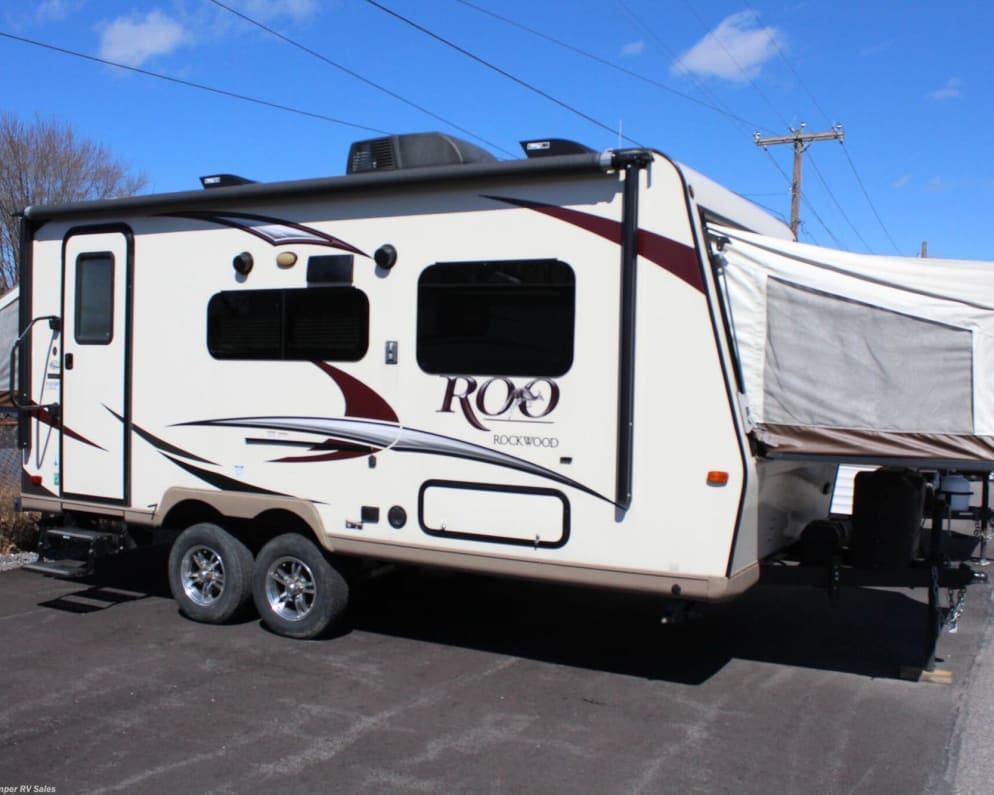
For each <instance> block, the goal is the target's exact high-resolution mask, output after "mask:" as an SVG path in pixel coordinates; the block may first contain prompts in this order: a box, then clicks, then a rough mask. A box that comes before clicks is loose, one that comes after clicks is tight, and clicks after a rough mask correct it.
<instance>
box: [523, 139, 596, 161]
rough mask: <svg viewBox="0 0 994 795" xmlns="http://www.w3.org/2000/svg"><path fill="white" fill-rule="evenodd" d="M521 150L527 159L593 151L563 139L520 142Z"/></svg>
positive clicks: (582, 153)
mask: <svg viewBox="0 0 994 795" xmlns="http://www.w3.org/2000/svg"><path fill="white" fill-rule="evenodd" d="M521 148H522V149H524V150H525V154H526V155H527V156H528V158H529V159H531V158H533V157H555V156H556V155H584V154H588V153H590V152H593V151H594V150H593V149H591V148H590V147H589V146H584V145H583V144H578V143H577V142H576V141H567V140H566V139H565V138H541V139H539V140H536V141H522V142H521Z"/></svg>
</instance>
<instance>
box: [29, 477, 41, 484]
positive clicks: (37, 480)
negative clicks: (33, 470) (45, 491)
mask: <svg viewBox="0 0 994 795" xmlns="http://www.w3.org/2000/svg"><path fill="white" fill-rule="evenodd" d="M31 485H32V486H40V485H41V475H32V476H31Z"/></svg>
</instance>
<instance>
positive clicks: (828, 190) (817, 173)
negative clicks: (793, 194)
mask: <svg viewBox="0 0 994 795" xmlns="http://www.w3.org/2000/svg"><path fill="white" fill-rule="evenodd" d="M808 163H810V164H811V168H813V169H814V170H815V176H816V177H818V181H819V182H821V185H822V187H823V188H824V189H825V192H826V193H828V196H829V198H830V199H831V200H832V203H833V204H835V207H836V208H837V209H838V211H839V213H841V215H842V217H843V218H844V219H845V221H846V223H847V224H849V228H850V229H852V231H853V232H854V233H855V235H856V237H858V238H859V242H860V243H862V244H863V247H864V248H865V249H866V250H867V251H869V252H870V253H871V254H875V253H876V252H875V251H874V250H873V247H872V246H870V244H869V243H867V242H866V240H864V239H863V236H862V235H861V234H860V233H859V230H858V229H857V228H856V227H855V226H853V222H852V221H850V220H849V216H848V215H846V211H845V210H844V209H842V205H841V204H839V200H838V199H836V198H835V194H834V193H832V189H831V188H830V187H828V183H827V182H826V181H825V177H823V176H822V173H821V169H819V168H818V164H817V163H815V159H814V157H813V156H812V155H811V153H810V152H809V153H808Z"/></svg>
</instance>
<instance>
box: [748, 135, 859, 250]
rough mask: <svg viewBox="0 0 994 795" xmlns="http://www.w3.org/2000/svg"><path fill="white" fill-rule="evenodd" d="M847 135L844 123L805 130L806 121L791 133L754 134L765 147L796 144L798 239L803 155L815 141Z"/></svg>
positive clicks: (793, 224) (793, 227)
mask: <svg viewBox="0 0 994 795" xmlns="http://www.w3.org/2000/svg"><path fill="white" fill-rule="evenodd" d="M845 137H846V135H845V133H844V132H842V125H841V124H836V125H834V126H833V127H832V130H831V132H817V133H808V132H804V122H801V126H800V127H798V128H797V129H796V130H791V131H790V135H778V136H773V137H771V138H762V137H761V136H760V134H759V133H755V134H754V135H753V139H754V140H755V141H756V146H761V147H763V149H765V148H766V147H767V146H772V145H774V144H793V145H794V181H793V182H792V183H791V185H790V231H791V232H792V233H793V234H794V240H797V227H798V224H799V223H800V219H801V155H803V154H804V152H805V150H806V149H807V148H808V147H809V146H810V145H811V144H812V143H814V142H815V141H842V140H844V139H845Z"/></svg>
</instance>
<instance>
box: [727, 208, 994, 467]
mask: <svg viewBox="0 0 994 795" xmlns="http://www.w3.org/2000/svg"><path fill="white" fill-rule="evenodd" d="M711 232H712V237H713V238H716V239H717V243H715V242H713V243H712V248H713V249H715V250H717V253H718V254H719V257H720V259H719V262H720V263H721V268H720V281H721V284H722V285H723V286H724V290H725V293H726V299H727V306H726V309H727V313H728V315H729V317H730V322H731V325H732V334H733V339H734V343H735V346H736V349H737V353H738V356H739V359H740V362H741V365H742V373H743V377H744V380H745V385H744V386H745V391H746V395H747V401H748V408H749V412H750V415H751V418H752V421H753V422H754V424H755V426H756V434H757V436H758V438H759V439H760V440H761V441H763V442H764V443H765V444H766V445H768V446H769V448H770V450H771V451H773V452H777V453H792V454H797V455H809V454H810V455H831V456H834V457H837V458H841V459H853V460H857V459H858V460H865V459H879V460H885V459H895V458H900V459H915V460H923V459H924V460H936V461H971V462H990V463H991V464H992V466H994V263H988V262H976V261H964V260H941V259H921V258H916V257H885V256H875V255H868V254H853V253H850V252H843V251H836V250H833V249H826V248H821V247H818V246H812V245H808V244H804V243H796V242H793V241H786V240H780V239H776V238H770V237H764V236H761V235H755V234H751V233H748V232H742V231H738V230H734V229H730V228H725V227H718V226H715V227H712V228H711Z"/></svg>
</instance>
